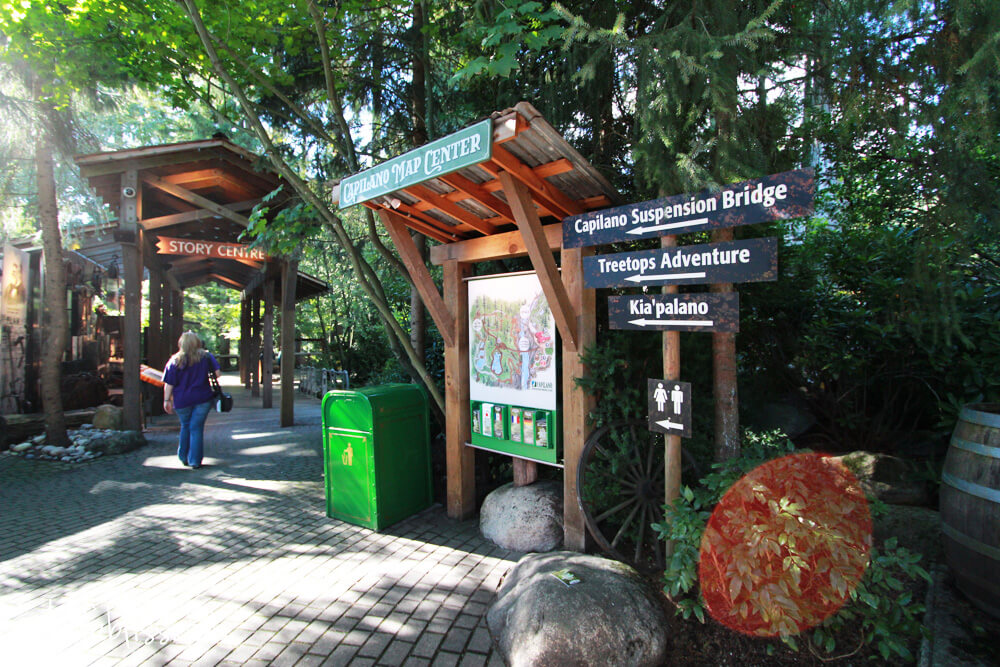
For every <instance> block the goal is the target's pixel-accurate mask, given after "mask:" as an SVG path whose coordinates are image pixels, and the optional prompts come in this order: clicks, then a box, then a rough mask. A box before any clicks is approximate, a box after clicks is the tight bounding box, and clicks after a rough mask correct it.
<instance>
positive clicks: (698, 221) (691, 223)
mask: <svg viewBox="0 0 1000 667" xmlns="http://www.w3.org/2000/svg"><path fill="white" fill-rule="evenodd" d="M707 224H708V218H695V219H694V220H685V221H684V222H671V223H669V224H666V225H655V226H653V227H636V228H635V229H630V230H628V231H627V232H625V233H626V234H651V233H652V232H660V231H663V230H664V229H677V228H678V227H695V226H697V225H707Z"/></svg>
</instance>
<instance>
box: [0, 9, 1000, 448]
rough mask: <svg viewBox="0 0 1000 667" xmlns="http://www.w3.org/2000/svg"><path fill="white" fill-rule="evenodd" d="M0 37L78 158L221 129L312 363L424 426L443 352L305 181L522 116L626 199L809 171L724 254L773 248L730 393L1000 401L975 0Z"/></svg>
mask: <svg viewBox="0 0 1000 667" xmlns="http://www.w3.org/2000/svg"><path fill="white" fill-rule="evenodd" d="M0 32H2V34H3V35H4V43H3V47H2V48H3V52H2V60H3V62H4V63H5V66H6V67H7V68H8V70H7V71H13V70H14V69H25V68H26V69H29V70H30V71H31V72H33V75H34V76H35V77H36V78H37V80H39V81H41V82H44V87H43V96H44V97H45V99H47V100H49V101H50V102H51V103H52V104H53V105H54V107H55V108H58V109H70V108H74V109H76V110H77V111H76V113H75V118H77V119H78V122H79V123H80V125H79V127H80V128H81V129H86V130H87V131H86V132H81V133H80V135H79V136H81V137H82V138H83V140H84V141H85V142H90V143H89V144H88V145H89V146H91V147H93V148H95V149H96V148H100V149H108V148H116V147H122V146H124V145H127V144H128V145H140V144H143V143H147V142H150V141H172V140H177V139H181V138H187V137H190V138H198V137H203V136H205V135H206V134H208V133H210V130H211V131H215V130H222V131H225V132H226V133H227V134H228V135H229V136H230V137H231V138H232V139H233V140H234V141H235V142H237V143H239V144H241V145H243V146H245V147H247V148H249V149H251V150H254V151H257V152H261V153H264V154H266V155H267V156H268V158H269V159H270V160H271V163H272V165H273V166H274V168H275V169H276V170H278V171H279V172H280V173H282V175H283V176H285V177H286V179H287V180H288V181H289V182H290V183H291V184H292V186H293V188H294V193H293V195H294V198H295V205H294V206H293V207H292V208H290V209H289V210H288V211H287V212H286V213H285V214H284V215H283V217H282V218H281V219H280V220H279V221H277V223H275V224H271V225H259V226H258V227H257V228H256V229H254V232H255V233H256V234H257V236H258V237H259V238H258V241H257V242H258V243H266V244H268V245H269V246H270V247H272V248H277V249H282V250H286V251H291V250H292V249H295V250H296V251H297V252H299V253H300V255H301V257H302V258H303V262H304V265H303V266H304V267H305V268H306V269H307V270H311V269H310V267H313V269H314V272H315V273H317V274H319V275H320V277H325V278H327V277H328V278H329V280H330V282H331V284H332V285H333V286H334V289H333V291H332V292H331V294H329V295H327V296H326V297H325V298H324V299H323V300H321V301H320V302H318V303H317V306H316V308H315V309H314V311H308V312H307V314H305V315H303V317H302V320H301V321H300V326H303V327H305V328H306V329H308V330H309V331H310V335H309V337H311V338H316V339H322V340H323V341H325V342H324V344H323V345H322V346H321V347H322V350H318V351H317V354H322V355H324V357H325V358H324V359H323V361H324V363H327V364H342V365H344V366H350V367H352V368H353V369H355V370H357V371H361V369H362V367H363V373H364V374H366V378H367V377H385V376H386V374H388V375H393V374H398V373H404V374H407V375H409V376H411V377H414V378H419V379H420V380H421V381H422V382H423V383H424V384H425V385H426V386H428V388H429V389H430V390H431V392H432V395H435V396H436V397H437V401H438V405H439V407H442V408H443V403H442V402H441V401H440V390H439V389H438V388H437V385H438V384H439V382H440V370H439V368H440V361H439V358H437V357H435V354H434V353H433V350H434V348H435V347H437V348H439V347H440V341H439V339H437V338H436V337H434V336H433V335H432V336H431V337H430V339H429V340H428V342H427V344H426V346H427V348H428V349H429V350H431V352H432V354H431V355H430V356H429V357H428V360H427V361H426V362H423V361H421V357H422V354H420V353H423V352H424V350H420V351H419V352H420V353H418V351H417V350H415V349H413V346H412V344H411V343H410V340H409V337H408V333H409V332H408V330H407V329H408V326H409V318H408V316H407V312H406V311H407V305H406V304H407V295H408V285H407V282H406V281H407V276H406V274H405V270H403V268H402V265H401V263H400V262H399V260H398V258H397V257H396V256H395V255H394V253H393V252H392V251H391V250H390V249H389V248H387V246H386V242H385V239H384V237H383V236H382V233H383V232H382V231H381V230H380V229H379V228H378V226H377V225H376V224H375V222H374V220H373V219H372V218H371V215H370V213H364V212H357V211H353V210H352V211H348V212H346V213H342V212H340V211H336V210H334V209H333V208H332V206H331V205H330V203H329V202H330V196H329V195H330V183H331V182H332V181H334V180H336V179H338V178H341V177H343V176H345V175H347V174H350V173H353V172H356V171H358V170H360V169H362V168H364V167H366V166H368V165H371V164H372V163H374V162H378V161H379V160H382V159H385V158H387V157H392V156H394V155H396V154H399V153H401V152H403V151H405V150H407V149H408V148H410V147H412V146H414V145H417V144H419V143H423V142H424V141H426V140H428V139H433V138H435V137H437V136H441V135H443V134H446V133H448V132H449V131H452V130H454V129H456V128H458V127H461V126H463V125H465V124H467V123H469V122H471V121H473V120H475V119H477V118H480V117H482V116H484V115H486V114H488V113H490V112H492V111H496V110H498V109H503V108H506V107H508V106H511V105H513V104H515V103H516V102H518V101H520V100H522V99H526V100H529V101H531V102H532V103H533V104H534V105H535V106H536V107H537V108H539V110H540V111H541V112H542V114H543V115H544V116H545V117H546V118H547V119H548V120H549V121H550V122H551V123H553V125H555V126H556V128H557V129H558V130H559V131H561V132H562V133H563V134H564V136H566V137H567V138H568V139H569V140H570V141H571V142H572V143H573V144H574V145H575V146H576V147H577V148H578V149H579V150H580V151H581V153H582V154H583V155H584V156H585V157H586V158H587V159H589V160H590V161H591V162H592V163H593V164H594V165H595V166H597V167H598V169H600V170H601V171H602V173H604V174H605V175H606V176H607V177H608V178H609V180H611V182H612V183H614V184H615V185H616V187H618V188H619V189H620V191H621V192H622V193H623V195H624V197H625V198H626V199H627V200H639V199H644V198H649V197H652V196H657V195H660V194H677V193H680V192H688V191H693V190H697V189H700V188H702V187H717V186H719V185H721V184H725V183H729V182H732V181H736V180H740V179H744V178H751V177H755V176H759V175H763V174H767V173H775V172H777V171H782V170H785V169H788V168H792V167H797V166H813V167H815V168H816V169H817V172H818V179H819V183H820V186H821V193H820V205H819V207H818V211H817V215H816V217H815V218H814V219H813V220H812V221H809V222H808V224H806V223H803V222H794V223H789V224H781V225H772V226H770V227H760V228H757V229H747V230H740V231H739V232H738V233H739V234H753V235H756V234H763V233H777V234H779V235H781V236H783V237H784V238H785V240H786V243H785V244H784V246H783V248H782V267H783V268H782V273H783V278H782V281H781V282H780V283H778V284H777V285H761V286H751V287H747V288H745V293H746V294H747V298H746V299H744V303H748V304H752V305H749V306H746V307H745V308H744V310H745V311H746V312H745V313H744V315H743V318H744V322H745V326H744V329H743V332H742V333H741V335H740V349H741V350H745V351H747V353H746V354H743V353H741V358H740V372H741V381H742V382H747V383H751V384H759V385H760V386H763V387H766V388H767V393H768V395H772V394H775V393H781V392H785V393H787V392H800V393H803V392H804V394H805V395H806V396H807V397H808V400H809V401H810V403H811V405H812V406H813V407H814V409H815V410H816V411H818V412H822V411H832V412H833V414H831V415H829V416H828V417H826V419H827V420H828V423H829V424H830V425H832V424H835V423H836V421H837V420H838V419H840V420H843V419H845V418H846V417H845V415H844V414H842V413H843V412H845V411H847V410H853V411H855V412H857V413H859V414H861V415H863V417H864V419H865V420H868V421H867V422H865V423H870V422H871V420H877V419H879V418H880V416H879V415H880V411H881V410H884V409H888V407H887V405H888V403H887V404H886V405H872V404H871V402H870V401H868V402H867V403H866V402H865V401H861V402H860V403H857V404H853V403H851V401H849V400H845V397H851V398H853V397H857V396H862V395H865V396H870V395H871V392H872V391H874V390H884V389H885V388H886V387H887V386H890V387H898V386H903V385H905V387H906V389H905V390H899V391H896V394H897V396H896V398H895V399H893V400H897V401H899V404H900V405H902V404H904V403H906V404H907V405H922V406H923V407H924V408H925V410H924V412H925V413H926V412H927V410H926V408H928V407H930V408H932V409H931V410H930V414H931V415H932V417H931V418H926V417H922V418H921V419H919V420H918V421H919V428H920V429H924V428H931V427H933V426H934V425H935V424H936V423H937V421H936V420H939V419H941V418H944V417H945V416H947V415H948V414H950V413H953V411H954V410H955V406H956V405H958V404H960V403H962V402H963V401H967V400H974V399H975V398H977V397H983V398H987V397H992V398H996V397H997V392H998V391H1000V380H998V376H997V373H1000V371H988V370H983V369H984V368H987V367H988V368H1000V363H993V364H992V365H990V364H978V366H979V368H980V370H978V371H976V370H973V366H977V364H973V363H971V362H970V361H969V359H970V357H971V356H972V355H973V354H974V352H975V351H976V350H977V349H978V351H979V352H980V353H981V354H984V355H986V356H987V358H992V359H995V360H1000V342H998V341H996V340H994V338H995V334H994V332H993V331H992V330H991V328H990V326H989V324H988V323H989V322H990V321H991V320H990V318H991V317H994V318H995V315H996V314H997V313H998V308H1000V306H998V298H1000V297H998V281H997V278H998V275H1000V267H998V261H997V257H998V254H1000V253H998V252H997V250H998V248H997V243H996V241H995V239H996V238H997V234H996V232H997V227H998V225H1000V211H998V207H997V204H996V202H997V201H1000V197H998V195H1000V165H998V157H997V156H998V154H1000V151H998V148H1000V146H998V142H1000V111H998V109H1000V104H998V101H1000V100H998V92H1000V88H998V86H1000V82H998V76H997V72H998V71H1000V68H998V65H1000V48H998V45H1000V39H998V36H1000V9H998V8H996V7H995V6H994V3H987V2H977V1H974V0H947V1H930V0H911V1H907V2H888V1H887V0H849V1H847V2H839V3H829V2H825V1H817V0H812V1H807V2H794V3H793V2H788V1H787V0H772V1H764V0H760V1H755V2H734V1H733V0H684V1H682V2H670V3H659V2H649V1H641V2H615V1H607V2H599V3H596V4H595V3H582V2H564V3H561V4H559V3H557V4H552V5H549V4H547V3H540V2H537V1H535V0H507V1H506V2H503V3H500V2H492V1H489V0H486V1H483V2H477V3H474V4H472V5H468V4H464V3H463V4H460V3H454V2H435V3H430V2H426V0H424V1H421V2H417V3H401V2H396V1H394V0H381V1H377V2H367V1H366V2H360V1H358V0H344V1H339V2H321V1H319V0H294V1H293V2H291V3H289V2H274V1H273V0H241V1H240V2H236V3H227V4H220V3H209V2H197V1H196V0H179V1H173V0H149V1H144V2H139V1H137V0H85V1H83V2H78V3H75V4H72V5H58V4H52V3H46V2H41V1H37V0H17V1H11V0H4V1H3V2H2V3H0ZM4 90H7V89H6V88H5V89H4ZM5 95H6V93H5ZM9 97H10V96H9V95H8V96H7V98H9ZM109 102H111V103H112V104H110V105H109V104H108V103H109ZM7 106H8V107H9V105H7ZM138 107H141V112H137V111H136V109H137V108H138ZM129 108H131V109H132V110H133V111H132V112H129V111H127V109H129ZM136 119H142V122H141V123H140V122H138V121H137V120H136ZM8 141H10V140H8ZM4 150H8V151H11V150H13V149H10V148H5V149H4ZM64 163H65V162H64ZM4 173H5V174H7V175H5V176H4V177H3V178H4V179H5V180H4V182H5V183H13V182H15V181H14V180H11V179H15V180H16V179H21V182H26V181H25V180H24V179H25V177H24V174H23V172H19V171H18V170H17V168H16V165H15V168H14V169H13V170H9V169H8V170H7V171H6V172H4ZM29 180H30V179H29ZM63 182H66V181H65V180H64V181H63ZM5 187H6V186H5ZM9 191H10V190H9V189H8V190H5V192H9ZM66 199H68V197H66V196H64V200H66ZM6 200H7V201H5V202H4V204H5V206H11V205H12V204H11V203H10V202H12V201H15V200H13V199H12V198H10V197H7V198H6ZM89 206H90V208H89V209H87V207H85V206H81V205H77V207H76V209H74V210H78V211H81V213H83V212H85V211H86V210H89V211H91V212H90V213H89V215H97V214H96V213H93V211H94V210H96V209H95V207H93V205H92V204H91V205H89ZM71 236H72V235H71V234H70V237H71ZM331 267H345V268H346V267H350V273H346V272H345V271H344V270H340V269H338V270H334V271H332V272H331V271H330V269H331ZM324 274H325V275H324ZM790 304H795V308H796V309H793V308H792V307H791V305H790ZM861 314H864V316H862V315H861ZM789 322H790V323H792V324H793V325H792V326H786V324H787V323H789ZM379 329H381V330H382V331H383V332H385V333H384V337H382V336H379V337H378V338H379V342H378V345H375V344H374V342H373V341H374V340H375V332H376V331H378V330H379ZM835 332H836V333H835ZM873 341H876V342H878V344H877V345H873V344H872V342H873ZM984 341H988V343H984ZM366 345H367V346H370V347H371V349H372V350H374V349H375V348H378V350H379V351H378V352H377V353H370V354H368V353H365V346H366ZM838 346H839V347H840V348H842V349H846V350H848V351H849V352H848V353H847V354H842V355H839V356H837V355H835V356H834V358H832V359H831V358H830V357H829V356H827V355H828V354H829V351H830V349H831V348H837V347H838ZM390 351H391V353H390ZM750 351H752V354H750ZM390 358H393V359H395V361H389V360H390ZM380 364H381V366H380ZM386 364H388V366H386ZM919 364H925V367H924V368H918V367H917V366H918V365H919ZM376 366H380V367H377V368H376ZM948 367H951V368H956V367H957V368H968V370H967V371H963V372H962V373H961V377H954V376H947V377H946V375H945V369H946V368H948ZM435 368H437V369H438V370H434V369H435ZM876 368H877V369H881V370H879V371H878V372H873V371H872V369H876ZM693 372H695V373H697V372H700V371H699V370H698V367H697V364H696V366H695V369H694V371H693ZM900 378H906V380H905V382H902V383H901V384H900V382H898V381H899V380H900ZM892 382H896V383H897V384H892ZM920 387H923V389H922V390H921V389H919V388H920ZM911 392H916V394H917V395H919V397H920V400H919V401H917V403H915V404H914V403H912V402H911V403H907V401H908V400H909V398H908V397H909V396H910V394H911ZM882 393H886V392H884V391H883V392H882ZM888 393H889V394H892V393H893V391H889V392H888ZM889 403H891V401H889ZM842 405H851V406H852V407H850V408H849V409H848V408H838V407H837V406H842ZM907 409H908V410H909V409H910V408H907ZM838 410H840V412H839V413H838V412H837V411H838ZM832 428H833V427H832V426H831V430H832ZM886 428H887V430H889V431H892V430H893V429H895V430H897V431H898V429H899V428H900V427H899V426H898V425H892V426H891V428H890V427H889V426H887V427H886ZM887 437H888V436H887Z"/></svg>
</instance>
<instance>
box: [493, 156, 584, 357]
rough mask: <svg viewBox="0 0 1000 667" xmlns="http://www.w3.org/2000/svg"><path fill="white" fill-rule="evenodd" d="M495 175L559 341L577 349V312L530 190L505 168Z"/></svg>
mask: <svg viewBox="0 0 1000 667" xmlns="http://www.w3.org/2000/svg"><path fill="white" fill-rule="evenodd" d="M499 179H500V182H501V183H502V184H503V189H504V193H505V194H506V195H507V201H509V202H510V207H511V210H512V211H514V218H515V219H516V220H517V228H518V229H519V230H520V231H521V237H522V238H523V239H524V245H525V247H526V248H527V250H528V256H529V257H531V264H532V266H534V267H535V271H536V272H537V274H538V280H539V282H540V283H541V284H542V292H544V293H545V298H546V300H547V301H548V302H549V308H551V309H552V317H553V319H555V321H556V326H557V327H558V328H559V331H560V333H562V336H563V344H564V345H566V346H567V347H569V348H570V349H572V350H577V349H578V348H577V344H578V341H579V338H578V332H577V320H578V318H577V313H576V311H575V310H574V309H573V304H572V303H571V302H570V299H569V293H568V292H567V291H566V286H565V285H563V281H562V277H561V276H560V275H559V268H558V267H557V266H556V260H555V258H554V257H553V256H552V251H551V250H549V247H548V240H547V239H546V238H545V232H544V231H543V230H542V221H541V220H539V218H538V212H537V211H536V210H535V205H534V204H533V203H532V201H531V192H530V191H529V190H528V187H527V186H526V185H525V184H523V183H521V182H520V181H519V180H517V179H516V178H514V176H512V175H511V174H509V173H507V172H506V171H501V172H500V174H499Z"/></svg>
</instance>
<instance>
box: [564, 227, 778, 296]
mask: <svg viewBox="0 0 1000 667" xmlns="http://www.w3.org/2000/svg"><path fill="white" fill-rule="evenodd" d="M777 279H778V240H777V239H776V238H774V237H769V238H763V239H750V240H747V241H726V242H724V243H709V244H705V245H694V246H680V247H672V248H657V249H655V250H641V251H639V252H623V253H618V254H616V255H595V256H593V257H584V258H583V284H584V286H585V287H628V286H630V285H708V284H712V283H752V282H761V281H769V280H777Z"/></svg>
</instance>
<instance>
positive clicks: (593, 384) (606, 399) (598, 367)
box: [574, 331, 662, 428]
mask: <svg viewBox="0 0 1000 667" xmlns="http://www.w3.org/2000/svg"><path fill="white" fill-rule="evenodd" d="M658 346H659V338H658V337H656V336H636V335H634V334H632V333H631V332H625V331H615V332H609V333H608V335H607V336H605V337H604V339H603V341H601V342H600V343H598V344H595V345H593V346H591V347H589V348H587V349H586V350H585V351H584V353H583V355H581V358H582V360H583V363H584V364H585V365H586V367H587V370H588V374H587V376H586V377H582V378H574V382H576V384H577V386H579V387H581V388H582V389H583V390H584V391H585V392H587V394H588V395H590V396H592V397H594V399H595V406H594V409H593V410H592V411H591V412H590V415H589V417H590V421H591V423H592V424H593V425H594V428H600V427H601V426H605V425H606V424H611V423H614V422H619V421H628V420H635V419H644V418H645V416H646V379H647V378H650V377H659V376H660V375H661V374H662V372H661V371H660V370H659V368H658V367H657V364H659V363H660V360H659V356H658Z"/></svg>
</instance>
